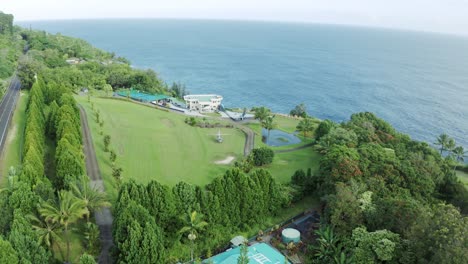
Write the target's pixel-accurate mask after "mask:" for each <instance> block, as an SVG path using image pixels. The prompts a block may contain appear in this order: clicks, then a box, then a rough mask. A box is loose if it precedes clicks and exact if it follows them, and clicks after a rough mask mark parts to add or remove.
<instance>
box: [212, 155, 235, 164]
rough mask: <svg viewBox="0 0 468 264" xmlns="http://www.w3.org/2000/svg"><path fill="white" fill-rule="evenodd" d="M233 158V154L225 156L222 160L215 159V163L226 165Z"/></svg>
mask: <svg viewBox="0 0 468 264" xmlns="http://www.w3.org/2000/svg"><path fill="white" fill-rule="evenodd" d="M234 159H235V157H233V156H227V157H226V158H225V159H223V160H217V161H215V164H219V165H227V164H231V162H232V161H233V160H234Z"/></svg>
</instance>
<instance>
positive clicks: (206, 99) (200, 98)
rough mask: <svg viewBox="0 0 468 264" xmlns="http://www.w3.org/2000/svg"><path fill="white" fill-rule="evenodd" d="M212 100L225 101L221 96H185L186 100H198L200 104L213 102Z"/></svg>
mask: <svg viewBox="0 0 468 264" xmlns="http://www.w3.org/2000/svg"><path fill="white" fill-rule="evenodd" d="M212 99H221V100H222V99H223V97H222V96H221V95H217V94H191V95H185V96H184V100H185V101H189V100H198V101H199V102H211V100H212Z"/></svg>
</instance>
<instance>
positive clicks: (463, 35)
mask: <svg viewBox="0 0 468 264" xmlns="http://www.w3.org/2000/svg"><path fill="white" fill-rule="evenodd" d="M76 20H80V21H93V20H99V21H105V20H197V21H223V22H256V23H279V24H302V25H322V26H341V27H350V28H367V29H381V30H391V31H402V32H413V33H425V34H436V35H446V36H452V37H461V38H468V32H467V33H464V32H463V33H462V32H445V31H432V30H423V29H414V28H403V27H391V26H384V25H367V24H359V23H350V24H343V23H332V22H320V21H306V20H272V19H247V18H245V19H241V18H200V17H100V18H92V17H90V18H51V19H26V20H16V19H15V24H16V23H17V22H19V23H27V22H54V21H76Z"/></svg>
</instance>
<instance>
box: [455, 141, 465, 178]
mask: <svg viewBox="0 0 468 264" xmlns="http://www.w3.org/2000/svg"><path fill="white" fill-rule="evenodd" d="M453 155H454V157H455V161H456V162H459V163H462V162H464V161H465V157H466V151H465V149H464V148H463V147H462V146H458V147H455V148H453ZM456 162H455V166H454V168H453V172H455V169H456V168H457V163H456Z"/></svg>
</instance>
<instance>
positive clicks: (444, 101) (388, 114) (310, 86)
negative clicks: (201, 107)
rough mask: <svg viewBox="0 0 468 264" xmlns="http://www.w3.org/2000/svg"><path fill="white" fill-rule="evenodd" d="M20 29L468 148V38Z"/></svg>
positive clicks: (280, 105)
mask: <svg viewBox="0 0 468 264" xmlns="http://www.w3.org/2000/svg"><path fill="white" fill-rule="evenodd" d="M20 25H22V26H25V27H29V26H30V25H31V27H32V28H34V29H43V30H47V31H49V32H54V33H56V32H60V33H62V34H64V35H70V36H75V37H80V38H83V39H85V40H88V41H89V42H90V43H92V44H94V45H95V46H97V47H99V48H102V49H105V50H109V51H114V52H115V53H116V54H117V55H119V56H124V57H127V58H128V59H130V60H131V62H132V64H133V65H134V66H135V67H141V68H152V69H154V70H156V71H157V72H159V73H160V76H161V77H162V78H163V79H164V80H166V81H167V82H173V81H180V82H183V83H185V84H186V86H187V87H188V89H189V90H190V91H191V92H192V93H218V94H221V95H223V96H224V101H223V102H224V105H225V106H228V107H250V106H258V105H265V106H268V107H270V108H272V109H273V110H274V111H276V112H284V113H288V112H289V110H290V109H291V108H293V107H294V106H295V105H296V104H299V103H301V102H304V103H305V104H306V105H307V108H308V112H309V113H310V114H311V115H313V116H316V117H318V118H322V119H325V118H328V119H332V120H334V121H344V120H346V119H348V118H349V117H350V115H351V114H352V113H355V112H360V111H371V112H374V113H376V114H377V115H378V116H379V117H382V118H384V119H385V120H387V121H388V122H390V123H391V124H392V125H393V126H395V127H396V128H397V129H398V130H400V131H402V132H404V133H407V134H409V135H411V136H412V137H413V138H415V139H418V140H424V141H427V142H430V143H431V142H434V141H435V137H436V136H437V135H439V134H441V133H444V132H445V133H447V134H449V135H450V136H452V137H454V138H455V139H456V140H457V142H458V143H459V144H462V145H464V146H465V148H468V136H467V132H468V38H467V37H457V36H450V35H442V34H430V33H419V32H409V31H395V30H387V29H371V28H358V27H345V26H331V25H316V24H294V23H273V22H271V23H270V22H268V23H267V22H237V21H197V20H74V21H40V22H39V21H37V22H23V23H20Z"/></svg>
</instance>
